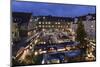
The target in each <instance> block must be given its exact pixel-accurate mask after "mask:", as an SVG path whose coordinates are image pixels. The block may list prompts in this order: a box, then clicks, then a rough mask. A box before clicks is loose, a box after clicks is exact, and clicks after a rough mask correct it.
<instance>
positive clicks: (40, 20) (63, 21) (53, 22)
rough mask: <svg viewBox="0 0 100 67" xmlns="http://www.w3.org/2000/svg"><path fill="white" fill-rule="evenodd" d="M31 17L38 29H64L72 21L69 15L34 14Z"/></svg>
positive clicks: (68, 26)
mask: <svg viewBox="0 0 100 67" xmlns="http://www.w3.org/2000/svg"><path fill="white" fill-rule="evenodd" d="M33 18H34V21H35V24H36V28H38V29H53V30H54V29H59V30H66V29H67V28H70V25H71V22H72V21H73V19H72V18H70V17H55V16H34V17H33Z"/></svg>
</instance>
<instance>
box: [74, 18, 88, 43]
mask: <svg viewBox="0 0 100 67" xmlns="http://www.w3.org/2000/svg"><path fill="white" fill-rule="evenodd" d="M76 34H77V36H76V40H77V41H79V42H80V44H81V45H84V44H86V40H85V38H86V36H87V34H86V32H85V29H84V24H83V23H82V20H80V21H79V22H78V28H77V30H76Z"/></svg>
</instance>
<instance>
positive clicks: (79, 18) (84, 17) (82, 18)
mask: <svg viewBox="0 0 100 67" xmlns="http://www.w3.org/2000/svg"><path fill="white" fill-rule="evenodd" d="M87 16H92V18H91V19H90V20H96V14H95V13H93V14H87V15H83V16H78V17H75V18H78V20H79V21H80V20H82V21H84V20H87Z"/></svg>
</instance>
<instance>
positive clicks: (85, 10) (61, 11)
mask: <svg viewBox="0 0 100 67" xmlns="http://www.w3.org/2000/svg"><path fill="white" fill-rule="evenodd" d="M12 11H13V12H30V13H32V14H33V16H48V15H51V16H60V17H62V16H63V17H75V16H81V15H86V14H89V13H96V7H95V6H87V5H72V4H53V3H42V2H20V1H13V2H12Z"/></svg>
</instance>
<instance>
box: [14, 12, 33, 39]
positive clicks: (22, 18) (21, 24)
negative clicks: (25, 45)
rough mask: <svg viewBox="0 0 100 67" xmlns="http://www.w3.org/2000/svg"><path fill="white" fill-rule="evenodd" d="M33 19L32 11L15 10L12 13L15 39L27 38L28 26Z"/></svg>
mask: <svg viewBox="0 0 100 67" xmlns="http://www.w3.org/2000/svg"><path fill="white" fill-rule="evenodd" d="M31 21H32V14H31V13H24V12H13V13H12V35H13V37H12V38H13V40H16V39H17V40H18V39H19V38H27V36H28V34H27V32H28V30H29V29H28V26H29V23H30V22H31Z"/></svg>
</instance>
